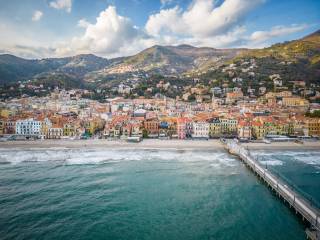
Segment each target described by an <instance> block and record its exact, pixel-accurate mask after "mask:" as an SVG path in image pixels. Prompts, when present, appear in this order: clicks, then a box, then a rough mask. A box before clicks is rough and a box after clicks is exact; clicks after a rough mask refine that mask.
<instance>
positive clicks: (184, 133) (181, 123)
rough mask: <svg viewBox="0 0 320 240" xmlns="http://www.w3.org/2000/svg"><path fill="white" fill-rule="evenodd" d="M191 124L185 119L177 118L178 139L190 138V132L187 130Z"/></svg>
mask: <svg viewBox="0 0 320 240" xmlns="http://www.w3.org/2000/svg"><path fill="white" fill-rule="evenodd" d="M189 123H191V120H190V119H189V118H186V117H180V118H177V134H178V139H186V138H187V137H190V135H191V130H190V129H189V126H190V124H189Z"/></svg>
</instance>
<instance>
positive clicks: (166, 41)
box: [0, 0, 308, 58]
mask: <svg viewBox="0 0 320 240" xmlns="http://www.w3.org/2000/svg"><path fill="white" fill-rule="evenodd" d="M263 1H264V0H250V1H249V0H225V1H223V2H221V1H218V0H216V1H213V0H194V1H193V2H192V4H191V5H190V6H189V7H188V8H187V9H186V10H183V9H182V8H180V7H179V6H176V7H172V8H169V9H160V10H159V12H158V13H156V14H152V15H150V16H149V19H148V21H147V23H146V24H145V26H142V27H141V28H138V27H136V26H135V25H134V24H133V22H132V21H131V20H130V19H129V18H127V17H125V16H121V15H119V14H118V13H117V11H116V8H115V7H114V6H109V7H107V8H106V9H105V10H104V11H102V12H100V14H99V16H98V17H97V18H96V21H95V22H88V21H87V20H86V19H80V20H79V21H78V24H77V26H78V27H81V28H83V33H82V34H80V35H77V36H73V37H71V38H70V39H64V40H62V42H61V38H60V36H56V35H53V34H50V31H49V30H48V29H44V30H43V31H44V33H45V34H41V35H39V34H38V32H36V31H33V30H32V29H30V28H24V27H21V26H11V25H8V24H6V23H0V32H2V33H4V34H3V36H4V37H2V38H0V45H1V46H2V49H3V51H4V50H7V52H10V53H15V52H16V54H18V55H19V54H20V56H27V55H29V56H31V57H61V56H68V55H69V56H70V55H76V54H81V53H93V54H96V55H99V56H104V57H108V58H111V57H118V56H127V55H132V54H136V53H137V52H139V51H141V50H143V49H145V48H148V47H151V46H153V45H156V44H158V45H179V44H191V45H194V46H197V47H214V48H229V47H250V48H254V47H264V46H267V45H269V44H270V43H271V42H274V40H275V39H277V38H278V37H282V36H286V35H289V34H291V33H295V32H298V31H302V30H304V29H306V28H307V27H308V26H307V25H304V24H300V25H289V26H275V27H272V28H271V29H269V30H268V29H267V30H265V29H264V30H262V31H256V32H253V33H250V32H249V30H248V29H247V27H246V25H245V21H244V20H245V17H246V15H247V13H248V12H249V11H251V10H252V9H253V8H254V7H255V6H257V5H258V4H259V3H262V2H263ZM54 2H55V3H57V4H58V2H59V4H60V5H59V6H62V5H61V3H62V2H65V1H62V0H55V1H54ZM51 3H52V2H51ZM70 3H71V1H70ZM218 3H219V5H218ZM60 9H61V8H60ZM70 10H71V5H70ZM40 18H41V16H40ZM62 39H63V38H62Z"/></svg>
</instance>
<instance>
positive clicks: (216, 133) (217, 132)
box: [209, 118, 221, 138]
mask: <svg viewBox="0 0 320 240" xmlns="http://www.w3.org/2000/svg"><path fill="white" fill-rule="evenodd" d="M209 136H210V137H211V138H217V137H221V122H220V120H219V118H214V119H213V120H212V121H211V122H210V127H209Z"/></svg>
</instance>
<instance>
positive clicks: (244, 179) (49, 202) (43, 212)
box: [0, 148, 320, 240]
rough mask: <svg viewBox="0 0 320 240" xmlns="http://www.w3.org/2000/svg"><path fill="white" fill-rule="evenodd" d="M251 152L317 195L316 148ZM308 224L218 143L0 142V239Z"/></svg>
mask: <svg viewBox="0 0 320 240" xmlns="http://www.w3.org/2000/svg"><path fill="white" fill-rule="evenodd" d="M253 154H254V155H255V156H257V158H258V160H259V161H260V162H261V164H263V165H265V166H266V167H267V168H268V169H270V170H271V171H273V172H274V173H275V174H278V176H279V177H281V178H283V179H285V181H287V182H288V183H290V184H292V186H293V187H295V188H297V189H298V190H299V191H300V192H301V193H302V194H305V196H306V197H308V198H309V199H310V200H312V201H313V202H314V203H315V204H318V203H319V202H320V149H319V151H318V150H315V151H301V150H281V151H280V150H273V151H271V150H256V151H254V152H253ZM305 228H306V225H305V223H304V222H303V221H302V219H301V218H299V217H298V216H297V215H295V213H294V212H293V211H292V210H291V209H290V208H289V207H288V206H287V205H286V204H284V203H283V201H280V200H279V198H278V197H277V196H276V195H275V194H273V193H272V192H271V191H270V189H268V188H267V187H266V185H264V184H263V183H262V182H261V181H260V180H258V179H257V177H256V176H255V175H254V174H252V173H251V172H250V171H249V170H248V169H247V168H246V167H245V166H244V165H243V163H241V162H240V161H239V160H238V159H237V158H236V157H234V156H231V155H229V154H228V153H226V152H225V151H224V150H222V149H216V150H215V149H212V150H203V149H202V150H197V149H188V150H174V149H170V150H167V149H136V150H135V149H120V148H119V149H117V148H115V149H103V148H96V149H94V148H79V149H68V148H49V149H40V148H38V149H37V148H34V149H28V150H26V149H13V148H12V149H0V239H1V240H4V239H10V240H11V239H32V240H33V239H55V240H57V239H110V240H116V239H130V240H132V239H137V240H138V239H139V240H143V239H166V240H170V239H182V240H186V239H197V240H201V239H204V240H205V239H206V240H207V239H214V240H220V239H221V240H227V239H230V240H231V239H232V240H234V239H238V240H239V239H240V240H241V239H243V240H250V239H252V240H253V239H254V240H257V239H264V240H268V239H270V240H275V239H290V240H295V239H297V240H298V239H299V240H300V239H306V235H305Z"/></svg>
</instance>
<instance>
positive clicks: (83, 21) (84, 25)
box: [78, 18, 90, 28]
mask: <svg viewBox="0 0 320 240" xmlns="http://www.w3.org/2000/svg"><path fill="white" fill-rule="evenodd" d="M89 25H90V23H89V22H88V21H87V20H86V19H84V18H82V19H80V20H79V22H78V27H82V28H87V27H88V26H89Z"/></svg>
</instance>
